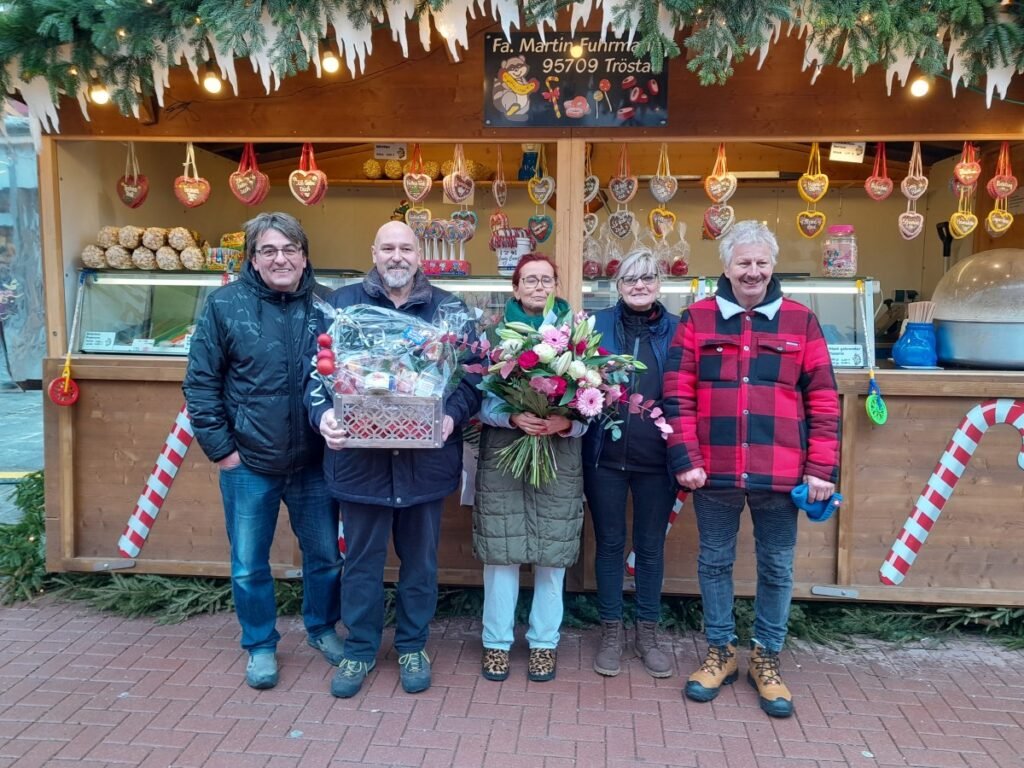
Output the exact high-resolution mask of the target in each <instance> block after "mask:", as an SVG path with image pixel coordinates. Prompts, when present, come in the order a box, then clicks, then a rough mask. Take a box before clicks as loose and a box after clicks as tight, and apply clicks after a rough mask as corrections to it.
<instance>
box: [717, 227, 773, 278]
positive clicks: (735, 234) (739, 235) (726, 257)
mask: <svg viewBox="0 0 1024 768" xmlns="http://www.w3.org/2000/svg"><path fill="white" fill-rule="evenodd" d="M737 245H764V246H766V247H767V248H768V253H769V255H770V256H771V257H772V265H773V266H774V265H775V262H777V261H778V260H779V243H778V241H777V240H776V239H775V235H774V234H773V233H772V231H771V230H770V229H768V226H767V225H766V224H763V223H762V222H760V221H756V220H754V219H748V220H747V221H737V222H736V223H735V224H734V225H733V226H732V227H731V228H730V229H729V231H728V232H727V233H726V234H725V237H723V238H722V239H721V240H720V241H719V243H718V255H719V256H720V257H721V259H722V265H723V266H724V267H725V268H726V269H728V268H729V264H731V263H732V252H733V250H734V249H735V248H736V246H737Z"/></svg>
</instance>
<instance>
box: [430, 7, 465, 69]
mask: <svg viewBox="0 0 1024 768" xmlns="http://www.w3.org/2000/svg"><path fill="white" fill-rule="evenodd" d="M473 6H474V0H450V2H449V3H448V4H447V5H445V7H444V8H442V9H441V10H439V11H433V10H432V11H431V12H430V15H431V16H433V17H434V27H436V28H437V31H438V33H439V34H440V35H441V37H443V38H444V41H445V42H446V43H447V44H448V52H449V53H451V55H452V58H453V59H454V60H455V61H460V59H459V48H460V47H461V48H462V49H463V50H465V49H467V48H469V30H468V24H469V19H471V18H476V15H475V11H474V7H473Z"/></svg>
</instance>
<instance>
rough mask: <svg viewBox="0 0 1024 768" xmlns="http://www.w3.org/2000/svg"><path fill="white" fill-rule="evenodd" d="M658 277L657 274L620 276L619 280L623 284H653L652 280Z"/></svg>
mask: <svg viewBox="0 0 1024 768" xmlns="http://www.w3.org/2000/svg"><path fill="white" fill-rule="evenodd" d="M657 279H658V276H657V275H637V276H636V277H620V278H619V282H621V283H622V284H623V285H639V284H640V283H643V284H644V285H654V281H655V280H657Z"/></svg>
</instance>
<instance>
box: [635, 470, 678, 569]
mask: <svg viewBox="0 0 1024 768" xmlns="http://www.w3.org/2000/svg"><path fill="white" fill-rule="evenodd" d="M687 496H689V491H684V490H682V489H679V493H677V494H676V503H675V504H673V505H672V511H671V512H670V513H669V515H668V525H667V526H665V535H666V536H668V532H669V531H671V530H672V523H674V522H675V521H676V518H677V517H679V513H680V512H681V511H682V509H683V504H684V503H686V497H687ZM626 573H628V574H629V575H630V576H634V575H636V550H635V549H631V550H630V551H629V557H627V558H626Z"/></svg>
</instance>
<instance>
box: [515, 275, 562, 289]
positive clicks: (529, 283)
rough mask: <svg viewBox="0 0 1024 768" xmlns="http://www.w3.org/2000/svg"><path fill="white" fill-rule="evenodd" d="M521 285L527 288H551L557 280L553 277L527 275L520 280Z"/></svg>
mask: <svg viewBox="0 0 1024 768" xmlns="http://www.w3.org/2000/svg"><path fill="white" fill-rule="evenodd" d="M519 282H520V283H522V284H523V285H525V286H526V287H527V288H536V287H537V286H538V285H543V286H544V287H545V288H550V287H551V286H553V285H554V284H555V278H553V277H546V276H545V277H537V276H536V275H527V276H526V277H524V278H521V279H520V280H519Z"/></svg>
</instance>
